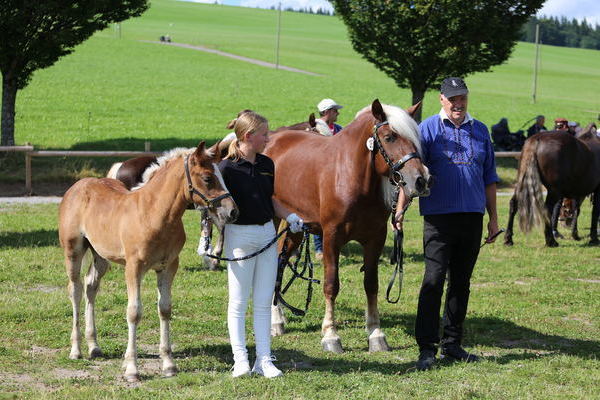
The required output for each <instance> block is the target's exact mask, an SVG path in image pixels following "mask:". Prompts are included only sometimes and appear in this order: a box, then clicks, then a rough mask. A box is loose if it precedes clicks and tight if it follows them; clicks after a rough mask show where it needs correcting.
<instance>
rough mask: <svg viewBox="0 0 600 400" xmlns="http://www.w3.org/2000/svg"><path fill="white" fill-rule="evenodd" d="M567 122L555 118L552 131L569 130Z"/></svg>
mask: <svg viewBox="0 0 600 400" xmlns="http://www.w3.org/2000/svg"><path fill="white" fill-rule="evenodd" d="M568 123H569V121H567V120H566V119H564V118H556V119H555V120H554V130H555V131H566V130H568V129H569V127H568Z"/></svg>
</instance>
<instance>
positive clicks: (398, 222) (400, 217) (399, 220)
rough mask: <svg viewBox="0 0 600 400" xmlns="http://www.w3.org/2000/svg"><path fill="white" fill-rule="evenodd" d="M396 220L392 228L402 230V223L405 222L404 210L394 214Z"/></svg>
mask: <svg viewBox="0 0 600 400" xmlns="http://www.w3.org/2000/svg"><path fill="white" fill-rule="evenodd" d="M394 222H395V224H392V229H395V230H397V231H401V230H402V224H403V222H404V213H403V212H402V210H400V211H398V212H396V215H394Z"/></svg>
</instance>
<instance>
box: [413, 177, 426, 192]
mask: <svg viewBox="0 0 600 400" xmlns="http://www.w3.org/2000/svg"><path fill="white" fill-rule="evenodd" d="M415 187H416V189H417V191H419V192H422V191H423V190H424V189H425V179H424V178H423V177H422V176H419V177H418V178H417V181H416V182H415Z"/></svg>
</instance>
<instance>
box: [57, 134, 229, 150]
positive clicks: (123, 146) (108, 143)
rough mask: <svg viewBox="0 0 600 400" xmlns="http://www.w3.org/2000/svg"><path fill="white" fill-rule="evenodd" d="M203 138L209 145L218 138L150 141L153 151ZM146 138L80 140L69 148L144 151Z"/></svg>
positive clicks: (188, 144)
mask: <svg viewBox="0 0 600 400" xmlns="http://www.w3.org/2000/svg"><path fill="white" fill-rule="evenodd" d="M201 140H204V141H206V144H207V145H208V146H212V145H213V144H215V143H216V142H217V139H214V138H206V137H202V136H198V137H197V138H194V139H182V138H176V137H170V138H161V139H156V138H153V139H151V140H148V141H149V142H150V145H151V148H150V150H151V151H165V150H170V149H173V148H175V147H196V146H198V143H200V141H201ZM145 142H146V140H144V139H139V138H133V137H120V138H112V139H107V140H98V141H93V142H80V143H77V144H75V145H73V146H72V147H71V148H70V149H68V150H103V151H108V150H119V151H144V146H145Z"/></svg>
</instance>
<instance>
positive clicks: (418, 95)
mask: <svg viewBox="0 0 600 400" xmlns="http://www.w3.org/2000/svg"><path fill="white" fill-rule="evenodd" d="M411 91H412V104H417V103H418V102H419V101H423V102H424V101H425V92H426V89H423V88H417V87H414V86H413V87H412V88H411ZM422 113H423V104H421V107H419V109H418V110H417V112H416V113H415V115H414V119H415V121H417V124H418V123H420V122H421V116H422Z"/></svg>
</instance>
